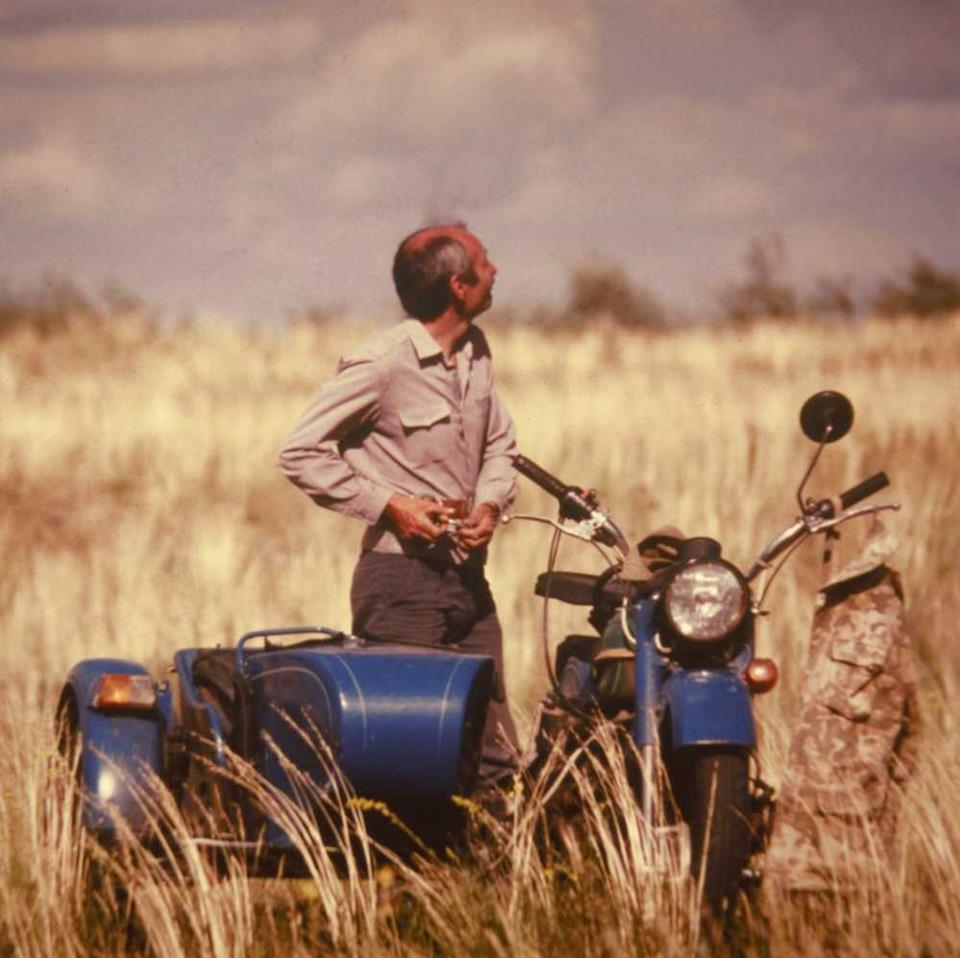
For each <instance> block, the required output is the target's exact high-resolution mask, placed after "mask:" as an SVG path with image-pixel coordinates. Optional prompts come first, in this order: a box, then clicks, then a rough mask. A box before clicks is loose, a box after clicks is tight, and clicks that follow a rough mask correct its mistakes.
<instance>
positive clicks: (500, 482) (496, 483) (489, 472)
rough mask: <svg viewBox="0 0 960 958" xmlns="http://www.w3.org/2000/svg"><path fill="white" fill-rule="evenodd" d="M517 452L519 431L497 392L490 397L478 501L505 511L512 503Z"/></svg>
mask: <svg viewBox="0 0 960 958" xmlns="http://www.w3.org/2000/svg"><path fill="white" fill-rule="evenodd" d="M516 455H517V433H516V429H515V428H514V425H513V420H512V419H511V418H510V413H508V412H507V409H506V407H505V406H504V405H503V403H502V402H501V401H500V398H499V397H498V396H497V394H496V392H494V393H492V394H491V397H490V418H489V419H488V421H487V436H486V444H485V446H484V453H483V463H482V465H481V466H480V474H479V476H478V477H477V488H476V493H475V495H474V499H475V501H476V502H477V503H481V502H492V503H494V504H496V506H497V507H498V508H499V509H500V511H501V512H503V510H504V509H506V508H507V506H509V505H510V503H511V502H513V500H514V498H515V497H516V494H517V472H516V470H515V469H514V467H513V460H514V458H515V457H516Z"/></svg>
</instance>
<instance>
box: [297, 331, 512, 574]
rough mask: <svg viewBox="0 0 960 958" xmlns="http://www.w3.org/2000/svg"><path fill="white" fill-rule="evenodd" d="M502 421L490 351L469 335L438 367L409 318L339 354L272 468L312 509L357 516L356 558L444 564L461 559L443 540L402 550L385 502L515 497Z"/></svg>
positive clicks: (437, 357)
mask: <svg viewBox="0 0 960 958" xmlns="http://www.w3.org/2000/svg"><path fill="white" fill-rule="evenodd" d="M516 454H517V447H516V434H515V430H514V426H513V421H512V420H511V419H510V415H509V413H508V412H507V411H506V409H505V408H504V406H503V404H502V403H501V402H500V400H499V398H498V397H497V395H496V391H495V389H494V382H493V370H492V368H491V363H490V349H489V347H488V346H487V341H486V338H485V337H484V335H483V333H482V332H481V331H480V330H479V329H478V328H477V327H475V326H471V327H470V329H469V330H468V332H467V335H466V336H465V337H464V339H463V340H462V342H461V343H460V346H459V348H458V349H457V351H456V352H455V354H454V362H452V363H450V364H448V363H447V362H446V360H445V359H444V356H443V352H442V350H441V349H440V346H439V345H438V344H437V342H436V341H435V340H434V338H433V337H432V336H431V335H430V333H429V332H427V330H426V329H425V328H424V327H423V324H422V323H420V322H419V321H418V320H415V319H410V320H407V321H406V322H403V323H399V324H397V325H396V326H393V327H391V328H390V329H387V330H385V331H384V332H383V333H381V334H379V335H378V336H375V337H374V338H373V339H371V340H369V341H368V342H367V343H366V344H364V345H363V346H362V347H360V348H359V349H358V350H357V351H356V352H353V353H351V354H348V355H346V356H343V357H342V358H341V360H340V362H339V364H338V366H337V373H336V375H335V376H334V378H333V379H331V380H329V381H328V382H327V383H326V384H325V385H324V386H323V387H322V388H321V390H320V392H319V394H318V395H317V397H316V398H315V399H314V401H313V403H312V404H311V405H310V407H309V408H308V409H307V410H306V412H305V413H304V414H303V416H301V418H300V421H299V422H298V423H297V426H296V428H295V429H294V431H293V434H292V435H291V436H290V438H289V439H288V440H287V442H286V444H285V445H284V447H283V449H282V450H281V452H280V456H279V460H278V464H279V466H280V469H281V470H282V471H283V473H284V474H285V475H286V476H287V478H288V479H290V481H291V482H293V483H294V484H295V485H296V486H298V487H299V488H300V489H302V490H303V491H304V492H306V493H307V494H308V495H309V496H311V497H312V498H313V500H314V501H315V502H317V503H318V504H319V505H321V506H325V507H327V508H329V509H333V510H334V511H336V512H340V513H343V514H344V515H348V516H354V517H356V518H358V519H363V520H364V522H366V523H367V524H368V526H369V528H368V529H367V530H366V532H365V533H364V536H363V542H362V547H363V549H364V550H367V549H369V550H373V551H377V552H395V553H399V552H406V553H413V554H419V555H427V556H430V557H432V558H436V559H439V560H445V561H453V562H460V561H463V560H464V559H467V561H473V562H482V561H483V550H479V551H478V552H477V553H473V554H471V555H470V556H469V557H467V556H465V555H463V554H462V553H459V552H458V550H457V549H456V548H455V547H454V544H453V542H452V540H449V539H448V538H447V537H442V538H441V540H440V541H439V542H438V543H437V544H436V545H435V546H432V547H430V548H429V549H428V548H426V546H425V544H423V543H420V542H417V541H414V540H409V541H406V542H403V543H401V542H400V540H399V539H398V538H397V537H396V535H394V533H393V531H392V530H391V528H390V527H389V525H388V524H387V522H386V521H385V519H384V518H383V511H384V509H385V507H386V505H387V502H388V500H389V499H390V497H391V496H392V495H393V494H394V493H395V492H399V493H403V494H405V495H410V496H424V497H427V498H437V499H441V498H449V499H467V498H472V499H473V502H474V504H479V503H481V502H492V503H494V504H495V505H496V506H497V507H498V508H500V509H501V510H502V509H504V508H506V506H507V505H509V504H510V502H512V500H513V497H514V495H515V494H516V474H515V472H514V469H513V457H514V456H515V455H516Z"/></svg>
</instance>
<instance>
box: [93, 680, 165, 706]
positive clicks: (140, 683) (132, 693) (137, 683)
mask: <svg viewBox="0 0 960 958" xmlns="http://www.w3.org/2000/svg"><path fill="white" fill-rule="evenodd" d="M92 704H93V707H94V708H95V709H152V708H153V707H154V706H155V705H156V704H157V691H156V689H155V688H154V687H153V679H151V678H150V676H149V675H120V674H118V673H115V672H108V673H107V674H106V675H103V676H101V677H100V684H99V685H98V686H97V691H96V694H95V695H94V696H93V703H92Z"/></svg>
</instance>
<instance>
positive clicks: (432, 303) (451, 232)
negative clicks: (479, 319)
mask: <svg viewBox="0 0 960 958" xmlns="http://www.w3.org/2000/svg"><path fill="white" fill-rule="evenodd" d="M474 245H479V244H477V240H476V239H475V238H474V237H473V235H472V234H471V233H470V232H469V231H468V230H467V229H466V227H465V226H463V225H462V224H460V223H451V224H445V225H441V226H427V227H424V228H423V229H420V230H417V231H416V232H415V233H411V234H410V235H409V236H408V237H406V239H404V240H403V241H402V242H401V243H400V246H399V247H398V248H397V252H396V255H395V256H394V258H393V284H394V286H395V287H396V290H397V295H398V296H399V297H400V302H401V303H402V304H403V308H404V309H405V310H406V311H407V314H408V315H409V316H412V317H413V318H414V319H419V320H424V321H425V320H431V319H435V318H436V317H437V316H439V315H440V314H441V313H443V312H444V311H445V310H446V309H447V308H448V307H449V306H450V304H451V290H450V280H451V279H453V278H454V277H460V278H462V279H465V280H467V281H470V282H473V281H475V278H474V277H473V265H472V264H473V255H472V254H473V250H472V249H471V247H472V246H474Z"/></svg>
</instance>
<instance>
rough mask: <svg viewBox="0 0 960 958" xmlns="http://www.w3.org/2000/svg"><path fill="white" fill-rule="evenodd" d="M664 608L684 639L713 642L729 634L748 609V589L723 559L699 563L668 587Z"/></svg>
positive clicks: (676, 577) (681, 574)
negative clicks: (722, 561) (721, 560)
mask: <svg viewBox="0 0 960 958" xmlns="http://www.w3.org/2000/svg"><path fill="white" fill-rule="evenodd" d="M664 608H665V609H666V612H667V618H668V619H669V620H670V624H671V625H672V626H673V628H674V629H675V630H676V631H677V632H678V633H679V634H680V635H682V636H683V638H685V639H692V640H695V641H698V642H712V641H714V640H716V639H722V638H723V637H724V636H725V635H729V634H730V633H731V632H732V631H733V630H734V629H735V628H736V627H737V626H738V625H739V624H740V622H741V621H742V619H743V616H744V614H745V613H746V611H747V589H746V586H745V585H744V583H743V580H742V579H741V578H740V576H739V575H738V574H737V572H736V571H735V570H734V569H733V568H732V567H731V566H729V565H726V564H725V563H721V562H698V563H695V564H694V565H691V566H687V567H686V568H685V569H683V570H681V571H680V572H679V573H678V574H677V575H676V576H674V578H673V580H672V581H671V582H670V584H669V585H668V586H667V590H666V595H665V596H664Z"/></svg>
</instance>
